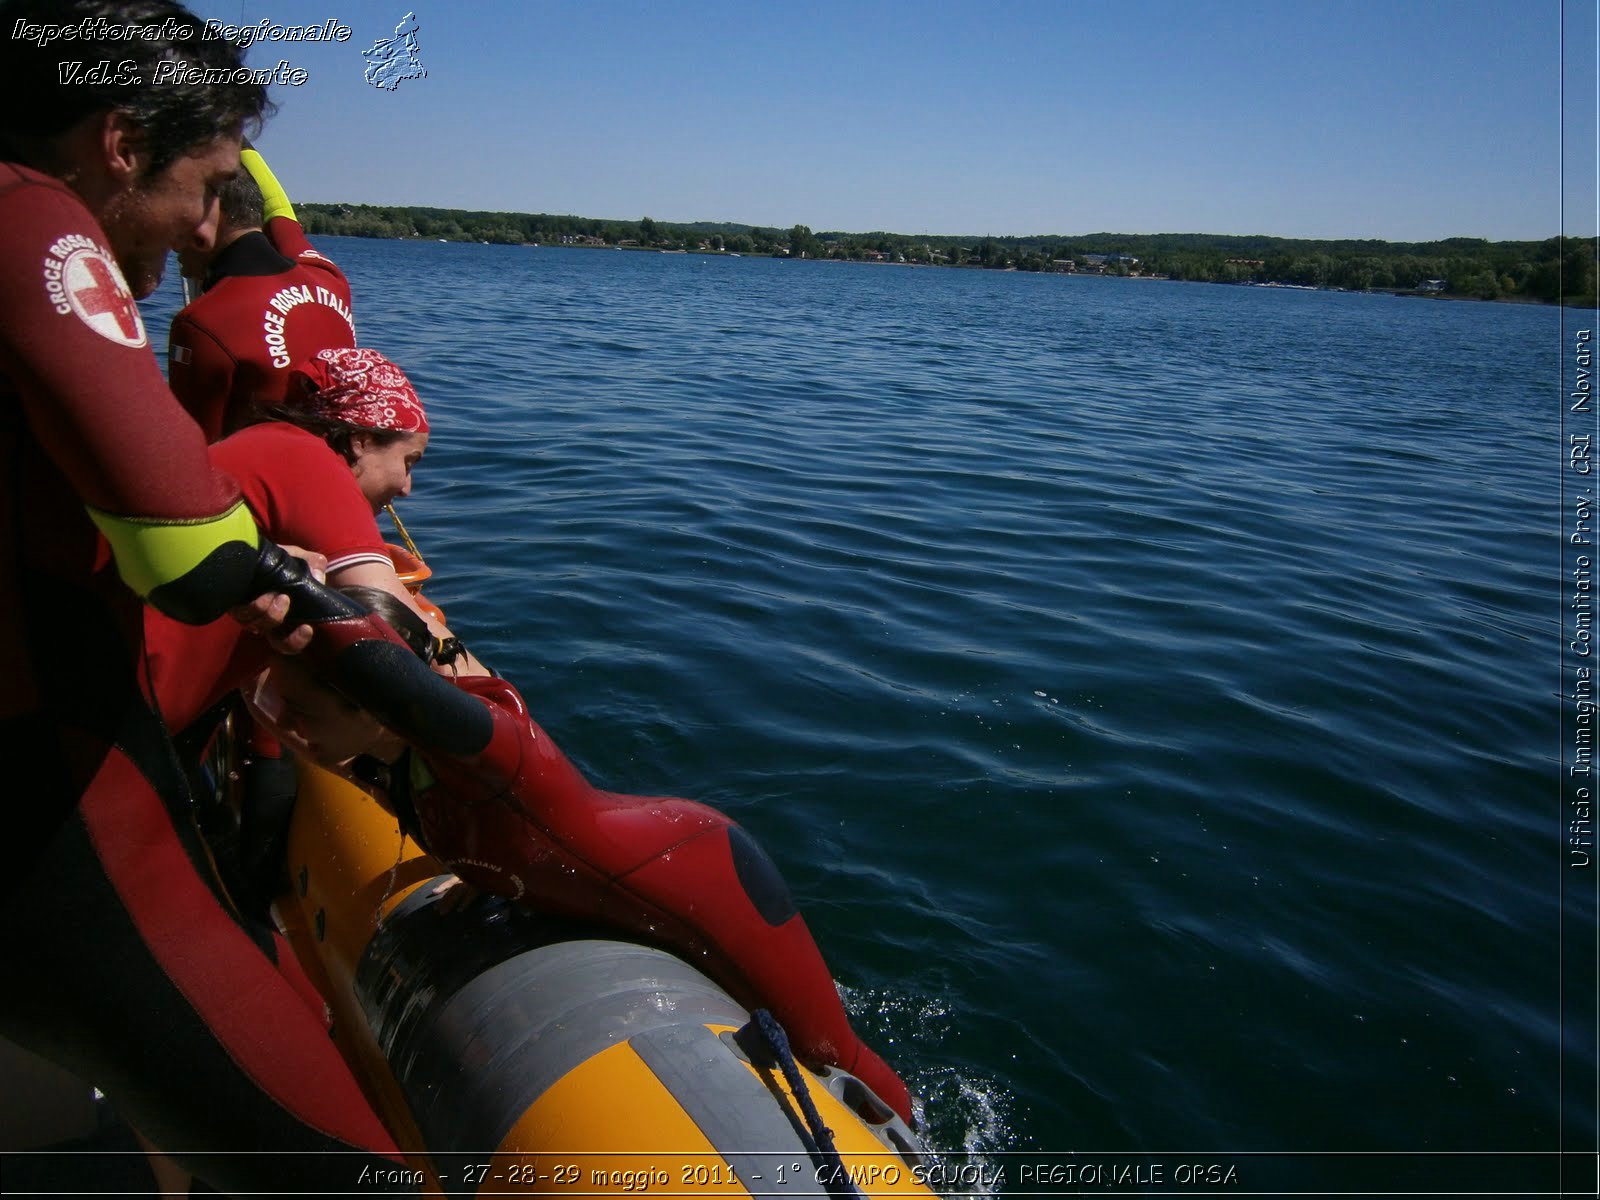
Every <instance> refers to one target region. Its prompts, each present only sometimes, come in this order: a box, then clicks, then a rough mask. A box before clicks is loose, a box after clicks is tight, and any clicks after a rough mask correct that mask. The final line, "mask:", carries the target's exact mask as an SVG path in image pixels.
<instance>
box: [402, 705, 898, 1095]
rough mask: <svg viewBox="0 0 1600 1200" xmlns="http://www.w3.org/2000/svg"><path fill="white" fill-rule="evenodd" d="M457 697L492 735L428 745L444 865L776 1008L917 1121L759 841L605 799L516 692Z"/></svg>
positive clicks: (707, 814)
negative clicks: (486, 718)
mask: <svg viewBox="0 0 1600 1200" xmlns="http://www.w3.org/2000/svg"><path fill="white" fill-rule="evenodd" d="M456 686H457V687H458V688H460V689H461V690H462V691H465V692H467V693H469V694H471V695H472V696H475V697H477V698H478V699H479V700H480V701H481V702H482V703H483V704H484V705H486V706H487V707H488V709H489V711H490V713H491V714H492V716H493V722H494V731H493V734H492V735H491V737H490V740H489V744H488V746H487V747H486V748H485V749H483V750H482V751H481V752H479V753H476V754H472V755H447V754H441V753H439V752H437V751H434V750H429V749H427V748H426V744H425V743H423V744H420V745H419V747H418V748H419V750H421V758H420V760H419V759H417V758H416V757H414V758H413V760H412V770H411V772H410V785H411V786H410V789H409V799H410V801H411V804H412V806H413V807H414V809H415V812H416V815H417V819H418V821H419V823H420V825H421V830H422V835H423V842H424V844H425V845H426V846H427V848H428V850H429V851H430V852H431V853H432V854H433V855H435V856H436V857H438V858H439V859H440V860H441V861H443V862H445V863H446V864H448V865H449V866H450V868H451V869H452V870H454V871H455V872H456V873H457V874H458V875H460V876H461V878H463V879H465V880H466V881H467V882H468V883H471V884H473V885H475V886H477V887H481V888H483V889H484V890H486V891H490V892H494V893H496V894H497V895H504V896H509V897H512V898H513V899H517V900H522V901H525V902H527V903H529V904H531V905H534V906H536V907H538V908H540V909H543V910H548V911H554V912H559V913H564V914H567V915H570V916H578V917H585V918H594V919H599V920H602V921H606V922H608V923H612V924H616V925H620V926H622V927H624V928H627V929H629V930H631V931H633V932H635V933H638V934H643V935H645V936H647V937H649V938H651V939H653V940H655V941H658V942H661V943H664V944H665V945H667V946H669V947H671V948H672V949H674V950H676V951H678V952H679V953H681V954H683V955H684V957H685V960H686V961H687V962H689V963H691V964H693V965H695V966H696V967H699V968H700V969H701V970H703V971H705V972H706V974H708V975H709V976H711V978H713V979H714V980H716V981H717V982H718V983H720V984H721V985H722V986H723V987H725V988H727V989H728V991H729V992H730V993H731V994H732V995H733V996H734V998H735V999H737V1000H738V1001H740V1003H742V1004H744V1005H746V1006H748V1007H751V1008H756V1007H766V1008H769V1009H771V1010H772V1012H773V1015H774V1016H776V1017H777V1018H778V1021H779V1022H780V1023H781V1024H782V1025H783V1026H784V1029H785V1031H786V1032H787V1033H788V1035H789V1040H790V1042H791V1044H792V1045H793V1046H794V1048H795V1050H796V1052H797V1053H798V1054H799V1056H800V1057H801V1059H802V1060H804V1061H807V1062H810V1063H812V1064H832V1065H835V1066H839V1067H843V1068H844V1069H845V1070H847V1071H849V1072H851V1073H852V1074H854V1075H856V1076H857V1077H858V1078H859V1079H861V1081H862V1082H863V1083H865V1084H866V1085H867V1086H868V1087H870V1088H871V1089H872V1090H873V1091H874V1092H876V1093H877V1095H878V1097H879V1099H881V1100H883V1101H884V1103H886V1104H888V1105H889V1106H890V1107H891V1108H893V1109H894V1110H895V1112H897V1113H898V1114H899V1115H900V1116H901V1117H903V1118H904V1119H905V1120H906V1121H908V1122H909V1121H911V1119H912V1117H911V1098H910V1095H909V1094H908V1093H907V1091H906V1086H905V1084H904V1083H902V1082H901V1080H900V1078H899V1076H898V1075H896V1074H895V1073H894V1071H893V1070H891V1069H890V1068H889V1067H888V1066H887V1065H886V1064H885V1063H884V1061H883V1060H882V1059H881V1058H879V1057H878V1056H877V1054H875V1053H874V1052H873V1051H872V1050H871V1048H869V1047H868V1046H867V1045H866V1044H865V1043H864V1042H862V1041H861V1039H860V1038H859V1037H857V1036H856V1034H855V1032H854V1031H853V1030H852V1029H851V1028H850V1022H849V1018H848V1017H847V1016H846V1015H845V1011H844V1006H843V1004H841V1003H840V1001H839V993H838V991H837V990H836V989H835V987H834V982H833V976H832V974H831V972H830V971H829V970H828V966H827V964H826V963H825V962H824V961H823V959H822V954H821V953H820V951H818V949H817V945H816V943H815V942H814V941H813V940H812V937H811V932H810V930H809V929H807V928H806V924H805V920H804V919H803V918H802V917H801V916H800V914H799V913H798V912H797V911H796V910H795V907H794V904H793V902H792V901H791V899H790V897H789V892H788V888H787V886H786V885H785V884H784V882H783V879H782V877H781V876H780V875H779V874H778V870H777V867H776V866H774V865H773V863H772V860H771V859H769V858H768V857H767V856H766V854H765V852H763V851H762V850H761V848H760V847H759V846H758V845H757V844H756V843H755V841H754V840H753V839H751V837H750V836H749V834H747V833H745V832H744V830H742V829H741V828H740V827H739V826H738V825H736V824H735V823H734V822H732V821H731V820H729V819H728V818H727V817H725V816H723V815H722V814H721V813H719V812H717V811H716V810H715V809H712V808H709V807H707V806H706V805H704V804H698V803H695V802H694V801H692V800H680V799H676V798H672V797H661V796H648V797H647V796H623V795H618V794H616V793H614V792H603V791H600V790H598V789H597V788H594V787H593V786H591V785H590V783H589V782H588V780H586V779H585V778H584V777H583V775H582V774H580V773H579V771H578V769H577V768H576V767H574V766H573V765H572V763H571V762H570V761H568V759H567V757H566V756H565V755H564V754H562V752H561V750H560V749H559V748H558V747H557V746H556V745H555V743H554V742H552V741H551V740H550V737H549V735H548V734H546V733H545V732H544V730H542V729H540V728H539V726H538V725H536V724H535V723H534V721H533V718H532V717H531V716H529V714H528V710H527V708H526V706H525V705H524V703H523V700H522V697H521V696H520V695H519V694H518V693H517V690H516V689H515V688H514V687H512V686H511V685H510V684H509V683H507V682H506V681H505V680H502V679H491V678H463V679H460V680H457V681H456Z"/></svg>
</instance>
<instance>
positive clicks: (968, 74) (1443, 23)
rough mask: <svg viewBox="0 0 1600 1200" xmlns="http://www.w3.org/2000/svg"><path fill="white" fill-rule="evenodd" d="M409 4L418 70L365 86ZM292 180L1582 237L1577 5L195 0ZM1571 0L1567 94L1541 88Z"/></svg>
mask: <svg viewBox="0 0 1600 1200" xmlns="http://www.w3.org/2000/svg"><path fill="white" fill-rule="evenodd" d="M408 6H409V7H411V8H413V9H414V11H415V12H416V14H417V19H418V22H419V23H420V32H419V35H418V44H419V48H420V51H421V60H422V63H423V65H424V66H425V67H426V68H427V70H428V75H427V77H426V78H425V79H415V80H408V81H405V82H402V83H401V84H400V85H399V86H398V87H397V88H396V89H394V90H393V91H385V90H381V89H378V88H375V87H372V86H370V85H368V84H367V83H366V82H365V81H364V80H363V78H362V69H363V67H364V65H365V60H363V59H362V57H361V53H360V52H361V50H362V49H364V48H366V47H370V46H371V45H372V44H373V42H374V41H375V40H376V39H378V38H380V37H387V36H391V35H392V33H393V31H394V26H395V24H396V23H397V22H398V21H399V20H400V18H401V17H402V16H403V14H404V13H405V11H406V10H407V7H408ZM193 7H194V9H195V10H196V11H197V12H198V13H200V14H201V15H202V16H205V17H210V18H215V19H220V20H224V21H228V22H234V23H239V22H242V23H249V24H254V23H256V22H258V21H260V20H262V19H268V20H270V21H273V22H277V23H281V24H286V25H287V24H304V23H319V24H320V23H322V22H324V21H327V20H329V19H337V20H339V21H341V22H342V23H344V24H345V25H348V26H350V27H352V29H353V30H354V33H353V36H352V37H351V39H350V40H349V41H348V42H346V43H343V44H331V45H315V44H309V43H266V42H263V43H260V44H258V45H256V46H255V47H253V48H252V49H251V51H250V57H249V61H250V63H251V64H252V65H254V66H266V67H270V66H272V65H274V64H276V63H277V62H278V60H279V59H287V60H288V61H289V62H290V63H291V65H293V66H296V67H300V68H302V69H304V70H305V71H306V72H307V73H308V76H309V78H308V80H307V82H306V83H305V84H304V85H303V86H300V87H280V88H276V89H274V96H275V98H276V100H277V101H278V102H279V104H280V106H281V108H280V112H279V115H278V116H277V117H276V118H275V119H274V120H273V121H272V123H271V124H270V125H269V126H268V127H267V130H266V132H265V134H264V135H263V137H262V139H261V146H262V149H263V151H264V152H265V153H266V154H267V157H268V161H269V162H271V163H272V164H273V166H274V167H275V168H276V169H277V171H278V173H279V174H280V176H281V177H282V178H283V180H284V183H285V184H286V186H287V187H288V188H289V191H290V195H291V196H292V197H294V198H296V199H301V200H324V201H349V202H364V203H380V204H381V203H389V204H429V205H438V206H442V207H451V208H473V209H488V210H510V211H519V212H557V213H578V214H582V215H585V216H597V217H609V218H627V219H634V220H636V219H638V218H639V217H642V216H646V215H648V216H652V217H654V218H656V219H657V220H665V221H694V220H721V221H740V222H746V223H750V224H759V225H772V226H779V227H788V226H790V225H794V224H797V223H799V224H806V225H809V226H811V228H812V229H814V230H817V231H823V230H846V231H865V230H874V229H885V230H892V231H895V232H903V233H918V232H924V233H947V234H980V235H981V234H996V235H1005V234H1034V233H1061V234H1074V233H1093V232H1100V231H1111V232H1130V233H1153V232H1201V233H1266V234H1276V235H1279V236H1285V237H1377V238H1385V239H1389V240H1394V241H1409V240H1431V239H1434V238H1441V237H1452V236H1468V237H1487V238H1491V239H1506V238H1545V237H1550V236H1553V235H1554V234H1555V233H1556V232H1557V231H1558V227H1559V225H1560V222H1561V188H1560V186H1559V180H1560V177H1561V171H1562V168H1563V164H1564V167H1565V173H1566V178H1567V189H1566V190H1567V197H1566V214H1565V219H1566V232H1568V233H1569V234H1573V235H1590V234H1593V233H1594V232H1595V228H1596V203H1595V202H1596V166H1595V142H1596V132H1595V130H1596V126H1595V110H1596V91H1595V86H1596V85H1595V64H1596V40H1595V37H1596V35H1595V8H1596V6H1595V3H1594V0H1436V2H1429V3H1419V2H1412V0H1388V2H1386V3H1383V2H1368V0H1346V2H1344V3H1339V4H1326V5H1322V6H1314V5H1312V6H1308V5H1300V4H1291V3H1289V2H1287V0H1284V2H1281V3H1253V2H1245V0H1214V2H1211V3H1207V2H1205V0H1193V2H1191V3H1169V2H1166V0H1121V2H1116V0H1104V2H1101V0H917V2H915V3H912V2H901V0H894V2H889V0H851V2H850V3H842V2H841V3H835V2H833V0H813V2H809V3H789V2H787V0H783V2H772V3H764V2H763V0H755V2H754V3H751V2H750V0H739V2H737V3H736V2H734V0H693V2H690V0H660V2H659V3H630V2H622V0H618V2H604V0H586V2H567V0H526V2H522V0H484V2H480V3H475V4H472V5H470V6H467V5H460V4H456V3H451V4H442V3H436V2H433V0H266V2H262V0H214V2H200V3H195V4H193ZM1563 8H1564V9H1565V13H1564V16H1565V21H1566V31H1565V46H1564V50H1565V60H1566V69H1565V84H1566V113H1565V117H1564V118H1563V113H1562V104H1561V99H1560V98H1561V85H1562V78H1563V75H1562V69H1561V66H1562V58H1563V42H1562V19H1563Z"/></svg>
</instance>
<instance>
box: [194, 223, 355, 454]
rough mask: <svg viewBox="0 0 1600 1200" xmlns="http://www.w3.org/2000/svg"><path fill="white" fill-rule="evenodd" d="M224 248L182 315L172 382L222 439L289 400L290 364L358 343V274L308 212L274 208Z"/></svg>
mask: <svg viewBox="0 0 1600 1200" xmlns="http://www.w3.org/2000/svg"><path fill="white" fill-rule="evenodd" d="M265 230H266V231H265V232H264V233H263V232H252V233H246V234H244V235H243V236H241V237H239V238H237V239H235V240H234V241H233V242H232V243H231V244H230V245H229V246H228V247H227V248H226V249H225V250H223V251H222V252H221V253H219V254H218V255H217V256H216V258H215V259H214V260H213V262H212V265H211V273H210V275H208V276H207V279H206V285H205V291H204V292H203V293H202V294H201V295H200V297H199V298H198V299H197V300H195V301H194V302H193V303H191V304H189V305H187V306H186V307H185V308H184V309H183V310H182V311H181V312H179V313H178V315H177V316H176V317H174V318H173V319H172V332H171V334H170V335H169V341H168V348H167V374H168V376H169V377H170V378H171V380H172V390H173V392H174V393H175V394H176V395H177V397H178V399H179V400H181V401H183V405H184V407H185V408H187V409H188V410H189V411H190V412H191V413H193V414H194V418H195V420H197V421H199V422H200V426H201V428H202V429H204V430H205V432H206V437H207V438H208V439H209V440H211V441H215V440H216V439H217V438H219V437H221V436H222V435H223V434H224V433H228V432H231V431H232V430H234V429H237V428H239V427H240V426H241V425H244V424H247V423H249V421H250V420H252V419H253V418H252V410H253V409H254V408H255V407H257V406H260V407H272V406H275V405H278V404H281V403H282V402H283V399H284V392H285V389H286V387H287V386H288V380H289V368H290V367H293V366H296V365H298V364H299V363H302V362H304V361H305V360H306V359H308V358H310V357H311V356H312V355H314V354H315V353H316V352H317V351H319V350H330V349H334V348H337V347H340V346H354V345H355V344H356V340H355V339H356V334H355V326H354V324H353V322H352V319H351V316H350V284H349V282H348V281H347V280H346V279H345V277H344V272H342V271H340V270H339V268H338V267H336V266H334V265H333V263H331V262H330V261H328V259H326V258H324V257H323V256H322V255H321V254H319V253H318V252H317V251H316V250H315V249H313V248H312V246H311V243H310V242H308V241H307V240H306V235H305V233H304V231H302V230H301V228H300V224H299V222H298V221H295V220H293V219H291V218H289V217H273V218H271V219H270V220H268V221H267V223H266V226H265Z"/></svg>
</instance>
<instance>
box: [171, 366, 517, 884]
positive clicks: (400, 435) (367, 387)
mask: <svg viewBox="0 0 1600 1200" xmlns="http://www.w3.org/2000/svg"><path fill="white" fill-rule="evenodd" d="M258 415H259V414H258ZM271 415H272V416H274V417H275V418H277V419H274V420H269V421H265V422H262V423H259V424H255V425H248V426H246V427H245V428H243V429H241V430H239V432H237V433H235V434H232V435H231V436H229V437H226V438H224V439H223V440H222V441H220V442H218V443H216V444H215V445H213V446H212V447H211V448H210V455H211V461H212V462H213V463H214V464H215V465H216V466H217V467H218V468H220V469H221V470H223V471H225V472H226V473H227V474H228V475H230V476H232V477H233V478H234V479H235V480H237V482H238V484H239V489H240V492H241V494H242V496H243V499H244V502H245V504H246V505H247V506H248V508H249V510H250V513H251V515H252V516H254V518H255V520H256V521H257V522H258V523H259V524H260V526H261V527H262V529H264V530H266V531H267V532H268V533H269V535H271V536H273V537H275V538H276V539H278V540H280V541H284V542H288V543H289V544H291V545H296V546H305V547H308V548H310V549H313V550H317V551H319V552H321V553H322V554H323V555H324V556H325V557H326V558H327V563H328V565H327V578H328V581H329V583H330V584H334V585H337V586H341V587H348V586H364V587H369V588H375V589H377V590H379V591H382V592H386V593H388V594H389V595H390V596H391V597H394V598H395V600H396V601H397V603H400V604H402V605H404V606H405V608H407V609H409V610H410V611H411V612H412V613H413V614H415V615H416V616H417V618H418V619H419V620H422V621H424V622H426V623H427V624H428V625H429V627H430V629H431V631H432V633H433V636H435V637H437V638H439V639H441V640H444V639H449V638H450V636H451V635H450V630H449V629H447V628H446V627H445V626H444V625H443V623H442V622H440V621H439V620H438V619H437V616H436V613H437V610H433V611H427V610H426V609H425V608H423V607H422V606H419V605H418V604H417V602H416V600H415V599H414V598H413V597H412V596H411V594H410V592H409V591H408V590H407V589H406V587H405V585H404V584H403V583H402V582H401V581H400V579H399V577H398V576H397V575H396V573H395V568H394V564H393V562H392V560H391V559H390V557H389V553H388V551H387V549H386V548H385V546H384V541H383V537H382V535H381V534H380V533H379V531H378V525H377V521H376V520H375V514H376V512H377V510H378V509H380V508H382V507H383V506H384V505H385V504H387V503H388V502H389V501H390V500H392V499H394V498H395V497H397V496H403V495H405V494H407V493H408V492H409V491H410V490H411V468H412V467H413V466H414V465H415V464H416V462H417V460H418V459H420V458H421V456H422V453H423V451H424V450H425V449H426V448H427V444H428V418H427V414H426V413H425V411H424V409H423V406H422V402H421V400H420V399H419V398H418V396H417V393H416V390H415V389H414V388H413V387H412V386H411V383H410V381H409V380H408V379H407V378H406V375H405V372H403V371H402V370H401V369H400V368H399V367H398V366H396V365H395V364H394V363H392V362H390V361H389V360H388V359H387V358H385V357H384V356H383V355H382V354H380V353H378V352H377V351H376V350H370V349H351V348H342V349H336V350H324V351H322V352H321V353H319V354H318V355H316V356H315V357H314V358H312V359H311V360H309V361H307V362H305V363H301V364H300V365H299V366H298V367H296V368H295V369H294V371H293V372H291V379H290V387H289V394H288V403H287V404H286V405H285V406H283V407H281V408H278V409H275V410H273V413H272V414H271ZM145 624H146V640H147V642H148V644H149V664H150V665H149V671H150V677H151V680H152V683H153V686H154V689H155V693H156V696H157V698H158V700H159V703H160V705H161V711H162V715H163V716H164V718H165V719H166V722H167V724H168V725H169V727H170V728H172V729H173V730H175V731H188V732H189V734H190V736H189V737H188V738H187V739H185V740H186V741H188V742H203V741H204V738H205V736H206V735H207V734H208V733H209V731H210V728H211V727H212V725H214V723H215V721H216V720H217V719H219V716H220V713H221V712H222V711H223V710H222V709H221V708H220V707H219V705H221V702H222V701H223V700H224V699H225V698H226V697H227V696H228V695H229V694H230V693H232V692H234V691H236V690H237V689H238V688H239V687H240V686H241V685H243V684H244V683H245V682H246V681H248V680H250V679H252V678H254V677H255V676H256V675H258V674H259V673H260V672H261V671H262V669H263V668H264V667H265V666H266V664H267V651H266V648H265V646H264V645H263V643H262V642H261V640H260V639H259V638H247V637H241V636H240V634H239V630H238V627H237V625H235V624H233V623H231V622H228V621H225V620H224V621H217V622H213V623H212V624H210V625H207V626H205V627H203V628H199V629H195V628H192V627H189V626H184V625H180V624H179V623H177V622H175V621H172V620H169V619H168V618H165V617H163V616H161V615H160V614H158V613H150V614H149V615H148V616H147V618H146V622H145ZM453 644H455V645H458V646H459V644H460V643H459V642H454V643H453ZM454 665H455V666H456V667H457V668H458V669H459V670H461V671H462V672H463V673H465V674H469V675H475V674H487V673H488V672H487V668H485V667H484V666H483V665H482V664H481V663H479V662H478V661H477V660H476V659H474V658H473V657H472V656H471V655H470V654H467V653H466V652H465V650H462V651H461V652H460V654H459V655H458V656H457V659H456V661H455V664H454ZM207 714H211V716H210V719H209V720H207V721H204V722H202V720H201V719H202V718H203V717H206V715H207ZM249 725H250V723H249V722H248V721H244V722H239V723H237V724H236V727H235V732H236V735H237V736H238V737H239V738H240V739H241V742H242V743H243V744H244V745H245V746H246V747H247V749H246V756H245V760H244V763H243V771H242V774H243V785H242V789H241V790H242V795H243V801H242V805H241V809H242V811H241V812H240V814H239V818H240V822H241V827H240V830H239V835H240V837H239V854H238V861H237V862H236V863H235V862H234V861H233V859H232V858H231V857H229V856H222V858H221V861H222V862H224V863H226V864H227V874H228V882H229V886H230V890H233V891H234V892H235V893H236V895H235V899H236V901H238V903H239V905H240V907H241V909H243V910H244V911H245V912H246V913H247V914H254V915H259V914H261V913H263V912H264V911H265V908H266V905H267V903H268V902H269V901H270V899H271V897H272V896H273V894H274V893H275V891H276V886H277V883H278V877H279V874H280V873H281V871H282V867H283V854H282V844H283V836H284V829H285V827H286V823H287V816H288V811H289V807H290V805H291V804H292V803H293V800H294V792H295V785H294V772H293V769H292V764H291V763H288V762H286V761H284V760H283V759H282V758H281V756H280V753H279V750H278V747H277V746H276V744H275V743H274V742H273V740H272V739H271V738H270V737H267V736H265V735H264V734H262V733H261V732H260V731H258V730H253V729H250V728H249Z"/></svg>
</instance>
